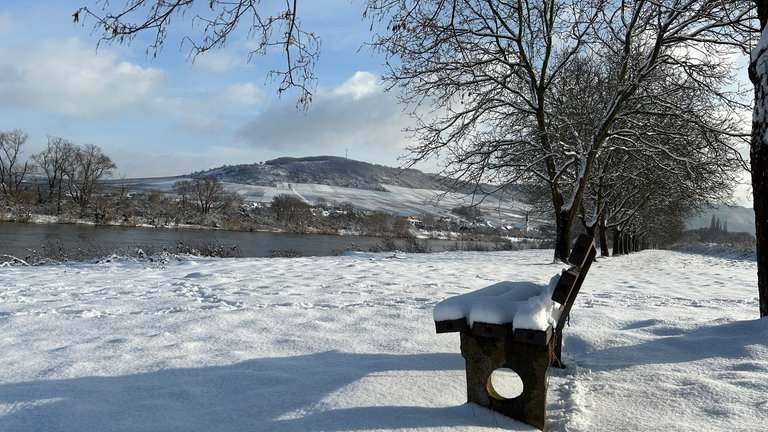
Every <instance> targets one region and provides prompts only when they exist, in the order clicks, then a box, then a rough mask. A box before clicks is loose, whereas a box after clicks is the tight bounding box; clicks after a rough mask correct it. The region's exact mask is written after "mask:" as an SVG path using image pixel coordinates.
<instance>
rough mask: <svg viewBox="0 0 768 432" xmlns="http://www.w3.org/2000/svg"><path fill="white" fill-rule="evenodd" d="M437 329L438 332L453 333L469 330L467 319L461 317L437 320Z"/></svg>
mask: <svg viewBox="0 0 768 432" xmlns="http://www.w3.org/2000/svg"><path fill="white" fill-rule="evenodd" d="M435 330H436V332H437V333H452V332H466V331H469V326H468V325H467V320H466V319H464V318H459V319H455V320H446V321H435Z"/></svg>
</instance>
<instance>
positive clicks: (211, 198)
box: [173, 176, 226, 220]
mask: <svg viewBox="0 0 768 432" xmlns="http://www.w3.org/2000/svg"><path fill="white" fill-rule="evenodd" d="M173 189H174V191H175V192H176V193H177V194H178V195H179V196H180V197H181V202H182V213H183V211H184V209H185V207H186V205H187V203H191V204H192V205H194V206H195V208H196V209H197V211H198V213H199V214H200V216H201V218H202V219H203V220H205V218H207V217H208V215H209V214H210V213H211V212H212V211H213V210H215V209H216V208H217V207H219V206H220V205H222V204H223V203H224V202H225V200H224V198H225V192H226V191H225V189H224V185H223V184H222V183H221V181H220V180H219V179H218V178H216V177H212V176H204V177H195V178H193V179H191V180H180V181H178V182H176V183H174V185H173Z"/></svg>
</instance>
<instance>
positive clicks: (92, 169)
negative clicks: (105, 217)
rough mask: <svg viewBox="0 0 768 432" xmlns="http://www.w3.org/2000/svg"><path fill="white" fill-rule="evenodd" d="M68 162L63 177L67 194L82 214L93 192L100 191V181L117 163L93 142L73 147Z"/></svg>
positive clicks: (108, 174)
mask: <svg viewBox="0 0 768 432" xmlns="http://www.w3.org/2000/svg"><path fill="white" fill-rule="evenodd" d="M69 162H70V163H69V165H67V166H66V168H65V170H64V179H65V183H66V186H67V191H68V192H69V196H70V197H71V198H72V201H73V202H75V203H76V204H77V205H78V206H79V207H80V214H81V216H82V215H84V214H85V212H86V210H87V209H88V205H89V204H90V203H91V199H92V198H93V197H94V194H96V193H97V192H99V191H100V188H101V186H102V181H103V180H104V179H105V178H107V177H109V176H111V175H112V171H113V170H114V169H115V168H117V165H115V163H114V162H112V159H110V158H109V156H107V155H105V154H104V153H103V152H102V151H101V148H99V147H98V146H96V145H93V144H86V145H84V146H83V147H75V152H74V154H73V156H72V158H71V159H70V160H69ZM97 216H98V215H97Z"/></svg>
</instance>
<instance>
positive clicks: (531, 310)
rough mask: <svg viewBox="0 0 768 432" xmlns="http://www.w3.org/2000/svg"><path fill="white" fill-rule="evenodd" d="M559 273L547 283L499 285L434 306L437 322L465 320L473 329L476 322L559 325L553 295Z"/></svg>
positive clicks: (517, 326)
mask: <svg viewBox="0 0 768 432" xmlns="http://www.w3.org/2000/svg"><path fill="white" fill-rule="evenodd" d="M559 279H560V273H557V274H556V275H554V276H552V278H551V279H550V281H549V283H548V284H545V285H541V284H536V283H533V282H513V281H506V282H499V283H496V284H493V285H491V286H488V287H485V288H481V289H478V290H476V291H472V292H469V293H466V294H461V295H458V296H454V297H450V298H447V299H445V300H443V301H441V302H440V303H438V304H437V305H436V306H435V309H434V311H433V313H432V316H433V317H434V319H435V321H449V320H457V319H462V318H463V319H466V320H467V324H469V326H470V327H471V326H472V325H473V324H474V323H476V322H481V323H487V324H506V323H512V327H513V328H514V329H530V330H546V329H547V327H549V326H553V327H554V326H555V325H557V319H558V318H559V317H560V309H559V305H558V304H557V303H555V302H554V301H552V293H553V292H554V290H555V287H556V286H557V281H558V280H559Z"/></svg>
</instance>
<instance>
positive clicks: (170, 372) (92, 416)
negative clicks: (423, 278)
mask: <svg viewBox="0 0 768 432" xmlns="http://www.w3.org/2000/svg"><path fill="white" fill-rule="evenodd" d="M459 369H460V370H463V369H464V365H463V359H462V358H461V356H460V355H459V354H449V353H436V354H417V355H388V354H350V353H342V352H337V351H328V352H322V353H316V354H310V355H305V356H292V357H281V358H261V359H254V360H248V361H245V362H241V363H237V364H233V365H229V366H213V367H201V368H182V369H165V370H159V371H155V372H148V373H140V374H134V375H125V376H113V377H98V376H92V377H80V378H71V379H57V380H40V381H29V382H19V383H10V384H3V385H0V423H2V427H0V429H1V430H3V431H7V432H11V431H43V430H57V431H96V430H103V431H107V430H109V431H121V430H142V431H170V430H184V431H234V430H248V431H273V432H280V431H321V430H322V431H342V430H370V429H409V428H418V427H454V426H455V427H457V428H458V429H461V427H462V426H465V427H466V426H469V425H494V424H498V423H499V422H505V421H506V420H505V419H499V418H497V417H494V416H493V414H492V413H490V412H488V413H483V412H480V413H479V414H478V413H477V412H478V411H482V410H483V409H482V408H480V407H475V406H472V404H464V405H459V406H455V407H444V408H443V407H439V408H435V407H427V406H409V405H407V404H408V402H409V401H410V400H413V399H412V398H409V397H408V393H405V394H404V396H405V397H403V398H402V399H403V400H402V402H404V403H405V404H404V405H402V406H387V404H386V403H382V406H368V407H366V406H364V407H353V408H344V409H338V408H334V407H332V406H331V407H325V408H324V407H323V406H322V404H321V402H322V401H323V399H324V398H325V397H326V396H328V395H330V394H332V393H333V392H336V391H339V390H340V389H342V388H343V387H344V386H346V385H348V384H351V383H353V382H355V381H357V380H359V379H361V378H362V377H364V376H366V375H369V374H377V373H379V374H380V373H389V372H397V371H446V370H459ZM390 390H392V392H393V393H394V392H398V393H400V394H403V392H407V391H408V389H402V388H399V389H390ZM370 391H371V392H372V393H374V392H387V388H386V387H385V388H383V389H380V388H371V389H370ZM397 397H398V396H397V395H392V394H390V395H387V394H385V393H383V394H382V400H389V401H391V400H397ZM318 404H320V406H318ZM512 425H513V427H517V426H515V425H517V423H512ZM520 430H527V429H526V428H525V427H521V429H520Z"/></svg>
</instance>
